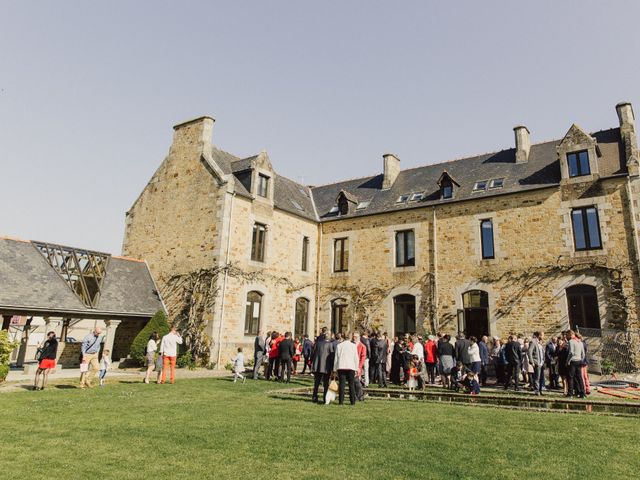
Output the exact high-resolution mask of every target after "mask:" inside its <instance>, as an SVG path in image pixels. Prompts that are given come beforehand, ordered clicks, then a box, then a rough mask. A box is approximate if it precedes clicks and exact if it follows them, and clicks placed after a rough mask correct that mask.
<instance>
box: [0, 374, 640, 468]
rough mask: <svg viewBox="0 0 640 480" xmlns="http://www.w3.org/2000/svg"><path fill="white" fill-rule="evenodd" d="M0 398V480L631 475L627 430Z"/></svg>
mask: <svg viewBox="0 0 640 480" xmlns="http://www.w3.org/2000/svg"><path fill="white" fill-rule="evenodd" d="M111 382H112V383H111V384H108V385H107V386H106V387H105V388H103V389H99V388H94V389H92V390H86V391H85V390H79V389H69V388H66V389H63V388H55V387H52V388H50V389H49V390H46V391H43V392H32V391H23V392H14V393H4V394H1V395H0V402H1V404H2V406H3V410H4V414H3V416H2V419H1V420H0V428H1V432H2V433H1V436H0V447H1V448H2V450H1V452H2V453H1V457H0V478H7V479H9V478H12V479H39V478H47V479H57V480H62V479H72V478H73V479H75V478H78V479H92V480H102V479H107V478H109V479H110V478H118V479H147V478H149V479H151V478H153V479H164V478H167V479H169V478H175V479H187V478H188V479H201V478H230V479H243V478H246V479H252V480H254V479H264V478H269V479H271V478H273V479H278V480H280V479H289V478H292V479H293V478H296V479H307V478H333V479H342V478H348V479H359V478H362V479H369V478H372V479H376V480H377V479H386V478H415V479H426V478H439V479H449V478H470V479H471V478H473V479H479V478H490V479H496V478H517V479H527V478H535V479H536V480H540V479H544V480H550V479H553V478H559V479H565V478H580V479H590V478H634V477H636V475H637V473H638V471H639V470H640V455H639V454H638V445H639V444H640V420H639V419H636V418H615V417H610V416H590V415H576V414H562V413H536V412H517V411H511V410H505V409H496V408H485V407H473V406H451V405H439V404H432V403H417V402H403V401H380V400H371V401H367V402H365V403H360V404H358V405H356V406H355V407H350V406H343V407H340V406H338V405H331V406H324V405H315V404H312V403H311V402H309V401H305V400H302V399H297V398H292V399H282V398H274V397H271V396H269V395H268V394H267V391H268V390H270V389H273V388H277V385H276V384H269V383H266V382H258V383H255V382H253V381H251V380H247V383H246V384H244V385H242V384H236V385H234V384H233V383H231V382H230V381H229V380H227V379H191V380H178V383H176V384H175V385H155V384H152V385H144V384H142V383H117V381H116V380H115V379H111Z"/></svg>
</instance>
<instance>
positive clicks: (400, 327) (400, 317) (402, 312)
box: [393, 295, 416, 336]
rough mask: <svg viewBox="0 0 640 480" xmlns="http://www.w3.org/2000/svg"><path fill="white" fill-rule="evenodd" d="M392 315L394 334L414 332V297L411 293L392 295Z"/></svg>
mask: <svg viewBox="0 0 640 480" xmlns="http://www.w3.org/2000/svg"><path fill="white" fill-rule="evenodd" d="M393 317H394V318H393V320H394V322H393V325H394V331H395V335H397V336H401V335H404V334H405V333H416V297H414V296H413V295H398V296H397V297H393Z"/></svg>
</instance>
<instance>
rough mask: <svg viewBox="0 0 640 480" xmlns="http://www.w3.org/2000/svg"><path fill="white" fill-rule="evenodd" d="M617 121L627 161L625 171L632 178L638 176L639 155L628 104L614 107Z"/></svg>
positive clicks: (634, 120)
mask: <svg viewBox="0 0 640 480" xmlns="http://www.w3.org/2000/svg"><path fill="white" fill-rule="evenodd" d="M616 112H618V120H620V136H621V137H622V141H623V143H624V154H625V158H626V160H627V171H628V172H629V175H630V176H632V177H638V176H640V154H639V153H638V139H637V138H636V119H635V116H634V115H633V107H632V106H631V104H630V103H629V102H620V103H619V104H617V105H616Z"/></svg>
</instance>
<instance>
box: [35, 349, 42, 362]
mask: <svg viewBox="0 0 640 480" xmlns="http://www.w3.org/2000/svg"><path fill="white" fill-rule="evenodd" d="M43 356H44V348H42V347H38V350H36V361H37V362H38V363H40V362H41V361H42V357H43Z"/></svg>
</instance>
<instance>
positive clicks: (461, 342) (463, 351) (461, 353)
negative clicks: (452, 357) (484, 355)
mask: <svg viewBox="0 0 640 480" xmlns="http://www.w3.org/2000/svg"><path fill="white" fill-rule="evenodd" d="M470 346H471V342H470V341H469V340H467V339H466V338H465V336H464V333H462V332H459V333H458V339H457V340H456V344H455V349H456V360H457V361H458V362H462V363H463V364H464V366H465V367H467V368H468V369H471V358H470V357H469V347H470Z"/></svg>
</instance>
